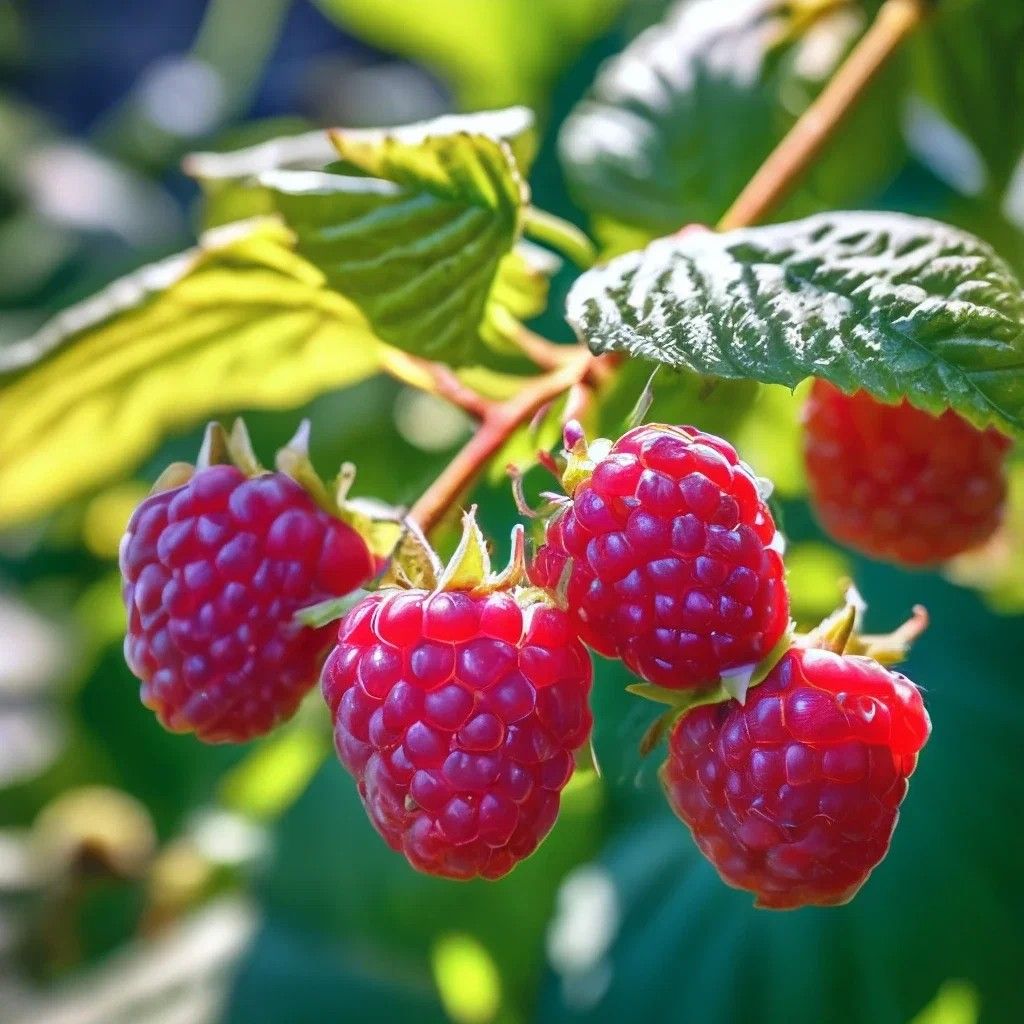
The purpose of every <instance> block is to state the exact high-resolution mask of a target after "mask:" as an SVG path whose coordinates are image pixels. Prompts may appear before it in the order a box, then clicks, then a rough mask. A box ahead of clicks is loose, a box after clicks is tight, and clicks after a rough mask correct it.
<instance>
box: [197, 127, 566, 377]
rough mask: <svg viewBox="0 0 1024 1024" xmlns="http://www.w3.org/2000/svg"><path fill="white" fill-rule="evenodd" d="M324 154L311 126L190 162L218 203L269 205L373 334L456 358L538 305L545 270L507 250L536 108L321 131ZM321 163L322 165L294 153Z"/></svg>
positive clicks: (498, 343)
mask: <svg viewBox="0 0 1024 1024" xmlns="http://www.w3.org/2000/svg"><path fill="white" fill-rule="evenodd" d="M330 137H331V139H332V140H333V144H334V147H335V149H336V154H335V155H336V156H339V157H340V160H339V161H336V162H333V163H329V164H328V163H327V161H325V160H324V159H323V152H322V150H321V149H319V145H320V143H319V142H318V141H317V140H316V139H315V138H314V137H311V136H299V137H297V138H296V139H295V140H291V141H290V142H289V141H283V142H273V143H264V144H263V145H261V146H258V147H255V148H253V149H251V150H248V151H241V152H237V153H228V154H201V155H197V156H195V157H193V158H192V159H191V160H190V161H189V164H188V169H189V170H190V171H191V172H192V173H194V174H196V175H197V176H199V177H200V178H201V179H203V180H204V183H205V187H206V188H207V190H208V192H210V190H211V189H213V190H214V191H213V192H212V193H210V194H211V196H212V198H213V199H214V201H215V203H218V204H223V203H224V201H225V196H231V195H234V197H235V207H234V208H237V206H238V203H239V202H246V203H249V204H250V205H251V206H252V208H254V209H257V210H265V209H267V208H269V209H273V210H274V211H276V212H278V213H279V214H280V215H281V216H282V217H283V219H284V220H285V221H286V223H287V224H288V225H289V226H290V227H291V228H292V229H293V230H294V231H295V233H296V239H297V248H298V252H299V253H300V254H301V255H302V256H304V257H305V258H306V259H308V260H309V261H310V262H311V263H312V264H314V265H315V266H316V267H318V268H319V269H320V270H321V271H322V272H323V274H324V275H325V278H326V281H327V284H328V286H329V287H331V288H332V289H334V290H335V291H337V292H338V293H340V294H342V295H344V296H345V297H346V298H347V299H350V300H351V301H352V302H354V303H355V304H356V305H357V306H358V307H359V309H360V310H361V312H362V314H363V315H364V316H365V317H366V319H367V320H368V321H369V322H370V324H371V325H372V327H373V330H374V331H375V333H376V334H377V336H378V337H379V338H380V339H381V340H383V341H385V342H387V343H388V344H391V345H395V346H396V347H398V348H402V349H405V350H407V351H410V352H413V353H416V354H418V355H425V356H429V357H431V358H435V359H442V360H444V361H446V362H451V363H455V364H463V365H464V364H471V363H475V362H480V361H481V359H482V358H484V357H485V356H486V350H487V348H491V349H497V350H501V349H503V348H508V347H509V343H508V334H509V333H510V332H512V331H514V330H515V329H516V327H517V324H518V320H519V319H520V318H522V317H526V316H532V315H535V314H536V313H537V312H539V311H540V310H541V309H543V308H544V305H545V302H546V295H547V276H548V275H549V274H550V273H551V272H553V268H551V269H545V268H543V267H542V266H541V264H540V263H538V261H537V260H533V259H530V260H527V258H526V256H525V255H524V253H523V252H518V253H517V252H516V246H517V243H518V241H519V238H520V235H521V232H522V211H523V208H524V206H525V205H526V203H527V201H528V196H529V192H528V189H527V186H526V184H525V182H524V180H523V176H522V173H521V168H522V167H524V166H528V165H529V163H530V161H531V160H532V159H533V155H534V153H535V149H536V139H535V136H534V131H533V119H532V115H531V114H530V112H529V111H528V110H526V109H525V108H522V107H514V108H510V109H508V110H500V111H492V112H488V113H483V114H474V115H469V116H465V117H441V118H436V119H435V120H432V121H426V122H423V123H421V124H414V125H407V126H404V127H399V128H389V129H356V130H336V131H333V132H331V133H330ZM315 161H320V163H321V164H323V165H324V168H323V169H321V170H312V171H311V170H295V169H293V168H291V167H289V166H288V165H289V164H301V163H310V162H315Z"/></svg>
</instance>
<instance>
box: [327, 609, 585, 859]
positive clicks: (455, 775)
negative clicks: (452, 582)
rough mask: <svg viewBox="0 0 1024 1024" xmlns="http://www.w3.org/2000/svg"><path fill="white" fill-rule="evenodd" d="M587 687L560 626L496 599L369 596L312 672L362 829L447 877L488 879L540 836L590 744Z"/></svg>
mask: <svg viewBox="0 0 1024 1024" xmlns="http://www.w3.org/2000/svg"><path fill="white" fill-rule="evenodd" d="M590 683H591V665H590V657H589V655H588V654H587V652H586V650H585V649H584V647H583V645H582V644H581V643H580V642H579V641H578V640H577V639H576V637H575V635H574V633H573V630H572V627H571V624H570V622H569V619H568V617H567V616H566V615H565V614H564V613H563V612H561V611H558V610H557V609H554V608H549V607H546V606H543V605H534V606H533V607H530V608H527V609H525V610H524V609H523V608H520V606H519V605H518V604H517V603H516V600H515V598H514V597H513V596H512V595H511V594H509V593H501V592H499V593H494V594H491V595H489V596H477V595H474V594H471V593H468V592H460V591H452V592H441V593H435V594H428V593H426V592H425V591H418V590H413V591H408V592H402V591H391V592H382V593H378V594H373V595H371V596H369V597H367V598H365V599H364V600H363V601H362V602H360V603H359V604H358V605H357V606H356V607H355V608H354V609H353V610H352V611H351V612H350V613H349V614H348V616H346V618H345V619H344V620H343V621H342V624H341V630H340V633H339V641H338V646H337V647H336V648H335V649H334V651H332V652H331V655H330V657H329V658H328V659H327V664H326V665H325V666H324V673H323V691H324V697H325V699H326V701H327V703H328V705H329V707H330V709H331V713H332V715H333V716H334V735H335V743H336V746H337V750H338V755H339V757H340V758H341V761H342V763H343V764H344V765H345V766H346V767H347V768H348V770H349V771H350V772H351V773H352V774H353V775H354V776H355V778H356V780H357V782H358V785H359V794H360V796H361V797H362V800H363V804H364V806H365V807H366V811H367V813H368V814H369V816H370V820H371V822H373V824H374V826H375V827H376V828H377V830H378V831H379V832H380V834H381V835H382V836H383V837H384V839H385V840H386V841H387V843H388V845H389V846H391V848H392V849H394V850H399V851H401V852H403V853H404V854H405V856H406V857H407V858H408V859H409V862H410V863H411V864H412V865H413V867H415V868H418V869H419V870H420V871H425V872H427V873H429V874H434V875H442V876H445V877H448V878H471V877H473V876H476V875H482V876H483V877H485V878H499V877H500V876H501V875H504V874H506V873H507V872H508V871H510V870H511V869H512V867H513V866H514V865H515V864H516V863H518V862H519V861H520V860H522V859H523V858H524V857H526V856H528V855H529V854H530V853H532V852H533V850H534V849H535V848H536V847H537V844H538V843H539V842H540V841H541V840H542V839H543V838H544V836H546V835H547V833H548V832H549V831H550V829H551V826H552V825H553V824H554V821H555V818H556V816H557V814H558V806H559V794H560V793H561V790H562V788H563V787H564V786H565V784H566V783H567V782H568V781H569V777H570V776H571V775H572V771H573V757H572V754H573V751H574V750H576V748H578V747H580V746H581V745H582V744H583V743H584V742H586V740H587V738H588V736H589V735H590V725H591V718H590V710H589V708H588V705H587V697H588V694H589V692H590Z"/></svg>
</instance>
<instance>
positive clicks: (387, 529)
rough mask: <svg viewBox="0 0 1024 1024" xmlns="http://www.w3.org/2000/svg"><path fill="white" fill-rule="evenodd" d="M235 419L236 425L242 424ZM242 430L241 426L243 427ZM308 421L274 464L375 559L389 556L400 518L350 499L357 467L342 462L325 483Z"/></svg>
mask: <svg viewBox="0 0 1024 1024" xmlns="http://www.w3.org/2000/svg"><path fill="white" fill-rule="evenodd" d="M241 422H242V421H241V420H237V421H236V427H237V426H238V425H239V424H241ZM243 429H244V428H243ZM309 434H310V424H309V420H303V421H302V422H301V423H300V424H299V428H298V430H296V432H295V435H294V437H292V439H291V440H290V441H289V442H288V443H287V444H286V445H285V446H284V447H283V448H281V449H279V450H278V452H277V456H276V457H275V459H274V464H275V466H276V467H277V470H278V472H281V473H284V474H285V475H286V476H290V477H291V478H292V479H293V480H294V481H295V482H296V483H297V484H298V485H299V486H300V487H301V488H302V489H303V490H304V491H305V492H306V493H307V494H308V495H309V496H310V497H311V498H312V499H313V500H314V501H315V502H316V503H317V505H318V506H319V507H320V508H322V509H323V510H324V511H325V512H326V513H327V514H328V515H331V516H333V517H334V518H335V519H340V520H341V521H342V522H343V523H346V524H347V525H348V526H350V527H352V529H353V530H355V531H356V533H358V534H359V536H360V537H362V538H363V541H364V542H365V543H366V546H367V547H368V548H369V549H370V552H371V553H372V554H373V555H374V556H375V557H377V558H388V557H389V556H390V555H391V553H392V551H394V549H395V545H396V544H397V543H398V541H399V538H400V537H401V535H402V529H403V527H402V521H401V516H400V514H399V512H398V511H397V510H396V509H393V508H389V507H387V506H385V505H382V504H379V503H376V502H374V503H372V504H371V503H367V502H357V501H352V500H350V499H349V496H348V494H349V491H350V489H351V487H352V484H353V482H354V481H355V477H356V467H355V466H354V465H353V464H352V463H351V462H343V463H342V464H341V467H340V468H339V470H338V474H337V476H336V477H335V478H334V480H333V481H331V483H329V484H327V483H325V482H324V481H323V480H322V479H321V477H320V475H319V474H318V473H317V471H316V469H315V468H314V466H313V463H312V461H311V460H310V457H309Z"/></svg>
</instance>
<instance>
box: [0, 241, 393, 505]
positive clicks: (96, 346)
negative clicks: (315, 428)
mask: <svg viewBox="0 0 1024 1024" xmlns="http://www.w3.org/2000/svg"><path fill="white" fill-rule="evenodd" d="M378 347H379V346H378V342H377V340H376V339H375V337H374V335H373V333H372V331H371V330H370V329H369V327H368V325H367V323H366V321H365V319H364V318H363V317H362V316H361V315H360V313H359V311H358V310H357V309H356V307H355V306H353V305H352V303H350V302H348V301H347V300H346V299H344V298H342V297H341V296H340V295H338V294H336V293H334V292H332V291H330V290H329V289H327V288H325V287H324V280H323V275H322V274H321V273H320V272H319V271H318V270H316V269H315V268H313V267H311V266H310V265H309V264H307V263H306V262H305V261H304V260H302V259H300V258H299V257H297V256H296V255H295V253H294V252H293V251H292V248H291V239H290V235H289V232H288V231H287V230H286V229H284V228H283V227H281V226H280V225H278V224H275V223H273V222H267V221H264V222H260V223H253V224H247V225H242V226H237V227H234V228H231V229H222V230H221V231H219V232H216V233H213V234H211V235H208V236H205V237H204V239H203V241H202V242H201V244H200V246H199V248H197V249H195V250H192V251H190V252H188V253H185V254H183V255H181V256H178V257H174V258H173V259H170V260H166V261H164V262H162V263H158V264H154V265H152V266H150V267H145V268H143V269H142V270H141V271H138V272H136V273H135V274H132V275H130V276H129V277H126V278H122V279H121V280H119V281H116V282H115V283H114V284H112V285H111V286H110V287H109V288H107V289H106V290H105V291H103V292H101V293H100V294H99V295H96V296H94V297H93V298H91V299H89V300H87V301H86V302H84V303H81V304H80V305H77V306H73V307H71V308H70V309H68V310H66V311H65V312H63V313H61V314H59V315H58V316H57V317H56V318H54V319H53V320H52V321H50V323H48V324H47V325H46V326H44V327H43V328H42V329H41V330H40V331H39V333H38V334H36V335H35V336H34V337H32V338H29V339H27V340H26V341H23V342H19V343H17V344H14V345H10V346H7V347H5V348H3V349H0V373H4V372H5V373H6V377H0V422H2V423H3V424H4V430H3V431H2V432H0V525H7V524H10V523H12V522H17V521H19V520H23V519H27V518H30V517H32V516H35V515H39V514H40V513H43V512H45V511H47V510H49V509H50V508H53V507H54V506H55V505H57V504H59V503H60V502H62V501H66V500H68V499H69V498H71V497H73V496H75V495H77V494H79V493H81V492H82V491H85V490H88V489H90V488H93V487H97V486H99V485H101V484H103V483H104V482H106V481H108V480H110V479H112V478H114V477H116V476H118V475H119V474H121V473H123V472H124V471H125V470H127V469H128V468H129V467H131V466H133V465H135V464H136V463H137V462H138V461H139V460H140V459H141V458H142V457H143V456H145V455H146V453H147V452H148V451H150V450H151V448H152V447H153V446H154V445H155V444H156V442H157V441H158V440H159V439H160V438H161V437H162V436H163V435H164V434H165V433H166V432H168V431H171V430H174V429H180V428H182V427H185V426H189V425H191V424H192V423H195V422H196V421H197V420H200V419H202V418H203V417H205V416H209V415H211V414H213V413H217V412H224V411H226V410H231V409H236V408H243V407H245V408H253V407H256V408H259V407H265V408H287V407H291V406H294V405H299V404H301V403H302V402H304V401H306V400H308V399H309V398H311V397H313V396H314V395H316V394H318V393H320V392H322V391H326V390H328V389H330V388H336V387H341V386H343V385H345V384H350V383H352V382H353V381H356V380H359V379H361V378H363V377H366V376H369V375H370V374H372V373H374V372H375V371H376V369H377V367H378V365H379V352H378Z"/></svg>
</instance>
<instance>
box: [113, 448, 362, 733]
mask: <svg viewBox="0 0 1024 1024" xmlns="http://www.w3.org/2000/svg"><path fill="white" fill-rule="evenodd" d="M375 571H376V563H375V559H374V557H373V556H372V555H371V553H370V551H369V549H368V548H367V546H366V544H365V543H364V541H363V539H362V538H361V537H360V536H359V534H358V533H357V532H356V531H355V530H354V529H352V527H350V526H348V525H347V524H346V523H344V522H341V521H340V520H338V519H335V518H334V517H333V516H331V515H329V514H328V513H327V512H325V511H323V510H321V509H320V508H319V507H317V505H316V504H314V502H313V500H312V498H310V496H309V494H307V492H306V491H305V490H303V488H302V487H300V486H299V484H298V483H296V482H295V481H294V480H292V479H291V478H290V477H288V476H286V475H285V474H283V473H264V474H261V475H257V476H253V477H251V478H250V477H248V476H246V474H244V473H243V472H242V471H241V470H240V469H238V468H236V467H235V466H231V465H215V466H209V467H207V468H204V469H200V470H198V471H197V472H196V473H195V474H194V475H193V476H192V477H191V479H189V480H188V481H187V482H186V483H184V484H183V485H182V486H179V487H176V488H174V489H173V490H167V491H161V492H158V493H156V494H153V495H151V496H150V497H148V498H147V499H146V500H145V501H143V502H142V504H141V505H140V506H139V507H138V508H137V509H136V510H135V513H134V515H133V516H132V518H131V521H130V522H129V524H128V530H127V532H126V533H125V535H124V538H123V539H122V541H121V573H122V576H123V578H124V588H123V591H124V601H125V606H126V607H127V610H128V633H127V636H126V637H125V645H124V649H125V658H126V660H127V662H128V667H129V668H130V669H131V670H132V672H134V673H135V675H136V676H138V677H139V679H141V680H142V687H141V693H142V701H143V703H144V704H145V705H146V706H147V707H150V708H152V709H153V710H154V711H155V712H156V714H157V717H158V718H159V719H160V721H161V723H162V724H163V725H164V726H165V727H166V728H168V729H171V730H173V731H175V732H194V733H195V734H196V735H197V736H198V737H199V738H200V739H202V740H206V741H207V742H211V743H216V742H225V741H232V742H241V741H243V740H248V739H251V738H252V737H254V736H258V735H260V734H262V733H265V732H267V731H268V730H269V729H271V728H273V726H274V725H276V724H277V723H278V722H280V721H282V720H283V719H285V718H288V717H289V716H290V715H291V714H293V713H294V711H295V709H296V707H297V706H298V704H299V702H300V700H301V699H302V697H303V696H304V695H305V693H306V692H307V691H308V690H309V689H310V688H311V687H312V686H313V685H314V683H316V681H317V675H318V673H319V670H320V665H321V664H322V661H323V658H324V655H325V654H326V653H327V650H328V648H329V647H330V645H331V641H332V634H333V632H334V630H333V626H332V625H328V626H325V627H322V628H320V629H310V628H307V627H304V626H299V625H297V624H296V623H295V622H294V620H293V618H292V616H293V614H294V613H295V612H296V611H298V610H299V609H301V608H304V607H306V606H308V605H312V604H316V603H317V602H319V601H322V600H326V599H327V598H330V597H335V596H340V595H343V594H346V593H348V592H349V591H351V590H353V589H355V588H356V587H358V586H359V585H360V584H361V583H364V582H365V581H366V580H368V579H369V578H370V577H371V576H372V575H373V574H374V572H375Z"/></svg>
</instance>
